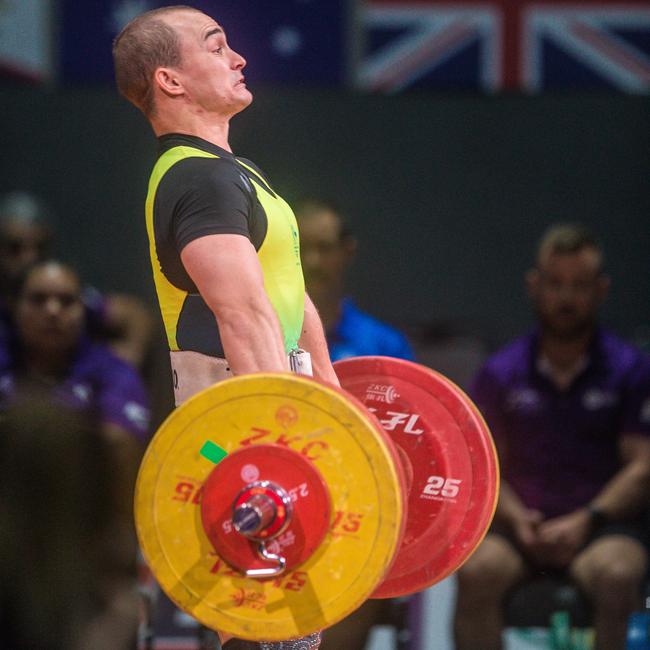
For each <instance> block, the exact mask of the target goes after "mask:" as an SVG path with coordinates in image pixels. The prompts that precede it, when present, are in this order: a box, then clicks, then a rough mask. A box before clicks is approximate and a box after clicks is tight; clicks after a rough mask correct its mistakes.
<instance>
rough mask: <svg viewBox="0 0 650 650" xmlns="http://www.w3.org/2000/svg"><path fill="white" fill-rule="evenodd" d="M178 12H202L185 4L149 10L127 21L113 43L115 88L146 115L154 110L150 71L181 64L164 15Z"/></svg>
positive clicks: (172, 31) (176, 40)
mask: <svg viewBox="0 0 650 650" xmlns="http://www.w3.org/2000/svg"><path fill="white" fill-rule="evenodd" d="M179 12H195V13H203V12H201V11H199V10H198V9H195V8H193V7H188V6H186V5H174V6H172V7H161V8H159V9H152V10H151V11H147V12H145V13H143V14H141V15H140V16H138V17H136V18H134V19H133V20H132V21H131V22H129V23H128V24H127V25H126V26H125V27H124V29H122V31H121V32H120V33H119V34H118V35H117V37H116V39H115V41H114V43H113V61H114V63H115V80H116V82H117V88H118V90H119V91H120V93H121V94H122V95H124V97H126V98H127V99H128V100H129V101H130V102H131V103H132V104H134V105H135V106H137V107H138V108H139V109H140V110H141V111H142V112H143V113H144V114H145V115H146V116H147V117H148V116H150V115H152V114H153V113H154V112H155V105H154V98H153V74H154V72H155V70H156V69H157V68H159V67H161V66H162V67H179V66H180V65H181V43H180V38H179V35H178V33H177V32H176V30H175V29H174V28H173V26H172V25H171V24H170V23H169V22H168V21H167V20H165V18H168V17H170V16H171V15H173V14H175V13H179Z"/></svg>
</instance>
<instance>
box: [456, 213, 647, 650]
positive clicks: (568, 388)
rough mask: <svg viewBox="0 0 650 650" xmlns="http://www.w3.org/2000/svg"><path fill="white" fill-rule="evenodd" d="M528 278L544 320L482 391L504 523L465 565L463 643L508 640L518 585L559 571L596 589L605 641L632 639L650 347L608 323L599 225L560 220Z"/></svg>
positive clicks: (612, 648) (642, 555)
mask: <svg viewBox="0 0 650 650" xmlns="http://www.w3.org/2000/svg"><path fill="white" fill-rule="evenodd" d="M527 284H528V290H529V294H530V297H531V299H532V302H533V305H534V307H535V312H536V315H537V319H538V323H539V326H538V328H537V329H536V330H535V331H534V332H532V333H530V334H528V335H527V336H524V337H522V338H520V339H518V340H516V341H514V342H513V343H511V344H510V345H508V346H507V347H505V348H504V349H503V350H501V351H499V352H497V353H496V354H495V355H494V356H493V357H492V358H490V359H489V360H488V361H487V363H486V364H485V365H484V367H483V368H482V369H481V370H480V372H479V374H478V376H477V378H476V380H475V382H474V386H473V389H472V391H471V395H472V397H473V399H474V400H475V402H476V403H477V405H478V407H479V409H480V410H481V412H482V413H483V415H484V416H485V419H486V421H487V423H488V425H489V426H490V428H491V430H492V433H493V435H494V437H495V441H496V444H497V448H498V450H499V455H500V459H501V466H502V481H501V494H500V499H499V504H498V507H497V512H496V516H495V521H494V525H493V527H492V530H491V531H490V533H489V534H488V535H487V537H486V539H485V540H484V541H483V543H482V544H481V546H480V547H479V548H478V550H477V551H476V553H475V554H474V555H473V556H472V557H471V558H470V559H469V560H468V562H467V563H466V564H465V565H464V566H463V567H462V568H461V569H460V571H459V574H458V578H459V581H458V584H459V587H458V601H457V606H456V617H455V625H454V628H455V637H456V643H457V648H459V650H468V649H472V650H477V649H479V648H480V649H481V650H493V649H496V648H501V632H502V627H503V621H502V612H501V609H502V600H503V597H504V595H505V594H506V593H507V592H508V590H509V589H510V588H512V587H513V586H514V585H515V584H517V583H518V582H520V581H521V580H523V579H525V578H527V577H529V576H533V575H535V572H539V571H543V572H545V573H549V572H556V571H557V572H563V573H565V574H566V575H568V576H570V577H571V579H573V580H574V581H575V582H576V583H577V585H578V586H579V588H580V589H581V590H582V591H583V592H584V594H585V595H586V596H587V597H588V598H589V600H590V602H591V604H592V607H593V614H594V627H595V631H596V648H598V649H600V650H604V649H607V650H616V649H617V648H621V649H622V648H623V647H624V644H625V634H626V624H627V619H628V617H629V614H630V613H631V612H632V611H633V610H634V609H636V608H637V607H638V605H639V600H640V591H641V585H642V581H643V577H644V575H645V573H646V569H647V563H648V555H647V550H646V548H645V545H644V543H643V541H644V539H645V531H644V527H643V510H644V507H645V506H646V503H647V498H648V487H649V483H650V435H649V434H650V361H649V359H648V357H647V356H645V355H643V354H642V353H641V352H640V351H638V350H637V349H635V348H634V347H632V346H631V345H629V344H627V343H625V342H624V341H622V340H621V339H619V338H617V337H616V336H615V335H614V334H612V333H611V332H609V331H607V330H605V329H603V328H601V327H600V326H599V325H598V323H597V312H598V308H599V306H600V305H601V303H602V302H603V300H604V299H605V296H606V294H607V290H608V285H609V280H608V278H607V276H606V275H605V274H604V273H603V255H602V251H601V248H600V247H599V245H598V244H597V242H596V241H595V240H594V238H593V236H592V235H591V234H590V233H589V232H588V231H587V230H586V229H585V228H583V227H581V226H577V225H556V226H554V227H552V228H550V229H549V231H548V232H547V233H546V234H545V236H544V237H543V238H542V240H541V242H540V245H539V248H538V254H537V262H536V267H535V268H534V269H533V270H531V271H530V272H529V273H528V276H527Z"/></svg>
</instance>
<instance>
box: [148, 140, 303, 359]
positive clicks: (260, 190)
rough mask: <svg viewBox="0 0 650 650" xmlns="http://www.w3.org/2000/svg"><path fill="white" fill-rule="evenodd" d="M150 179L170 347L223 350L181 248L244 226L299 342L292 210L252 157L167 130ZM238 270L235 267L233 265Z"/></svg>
mask: <svg viewBox="0 0 650 650" xmlns="http://www.w3.org/2000/svg"><path fill="white" fill-rule="evenodd" d="M159 141H160V147H161V151H160V155H159V157H158V160H157V162H156V164H155V166H154V169H153V171H152V174H151V179H150V181H149V193H148V195H147V203H146V219H147V233H148V235H149V252H150V255H151V265H152V269H153V276H154V282H155V284H156V292H157V294H158V301H159V303H160V311H161V313H162V317H163V321H164V324H165V330H166V332H167V340H168V343H169V348H170V350H172V351H175V350H193V351H195V352H201V353H202V354H207V355H210V356H216V357H224V352H223V347H222V345H221V339H220V337H219V330H218V327H217V323H216V320H215V317H214V315H213V313H212V311H211V310H210V308H209V307H208V305H207V304H206V303H205V301H204V300H203V298H202V297H201V296H200V295H199V292H198V290H197V288H196V285H195V284H194V283H193V282H192V279H191V278H190V276H189V275H188V274H187V272H186V271H185V268H184V267H183V264H182V262H181V257H180V253H181V251H182V250H183V248H184V247H185V246H186V245H187V244H189V243H190V242H191V241H193V240H194V239H198V238H199V237H204V236H206V235H215V234H238V235H242V236H244V237H247V238H248V239H250V241H251V243H252V244H253V246H254V247H255V250H256V251H257V254H258V257H259V260H260V264H261V266H262V272H263V275H264V288H265V290H266V293H267V295H268V297H269V299H270V301H271V304H272V305H273V307H274V309H275V311H276V313H277V315H278V319H279V321H280V325H281V327H282V333H283V336H284V345H285V349H286V351H287V352H288V351H289V350H292V349H293V348H295V347H297V344H298V338H299V336H300V332H301V329H302V322H303V317H304V300H305V286H304V280H303V275H302V267H301V265H300V243H299V238H298V227H297V225H296V219H295V216H294V214H293V211H292V210H291V208H290V207H289V205H288V204H287V202H286V201H284V199H282V198H281V197H280V196H278V195H277V194H276V193H275V192H274V191H273V189H272V188H271V186H270V184H269V182H268V181H267V179H266V177H265V175H264V174H263V173H262V172H261V170H260V169H258V168H257V167H256V166H255V165H254V164H253V163H251V162H250V161H248V160H245V159H243V158H238V157H236V156H234V155H233V154H232V153H230V152H228V151H226V150H225V149H222V148H221V147H218V146H216V145H214V144H212V143H210V142H207V141H206V140H202V139H201V138H197V137H194V136H188V135H178V134H169V135H164V136H162V137H161V138H160V139H159ZM233 273H237V269H233Z"/></svg>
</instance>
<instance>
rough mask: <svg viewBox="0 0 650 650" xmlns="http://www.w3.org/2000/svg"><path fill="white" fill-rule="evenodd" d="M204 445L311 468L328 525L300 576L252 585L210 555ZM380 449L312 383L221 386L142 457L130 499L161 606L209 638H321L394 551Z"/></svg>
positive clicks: (291, 380) (386, 461) (351, 406)
mask: <svg viewBox="0 0 650 650" xmlns="http://www.w3.org/2000/svg"><path fill="white" fill-rule="evenodd" d="M206 441H211V442H214V443H216V444H217V445H219V446H220V447H222V448H223V449H225V450H226V451H227V452H229V453H230V452H233V451H235V450H237V449H239V448H242V447H246V446H248V445H259V444H276V445H277V444H279V445H286V446H288V447H289V448H291V449H293V450H295V451H297V452H298V453H300V454H302V455H303V456H304V457H306V458H307V459H309V460H310V461H311V462H313V463H314V465H315V466H316V467H317V468H318V470H319V471H320V473H321V475H322V477H323V478H324V480H325V483H326V485H327V489H328V490H329V492H330V498H331V504H332V521H331V525H330V530H329V532H328V533H327V535H326V536H325V539H324V540H323V542H322V543H321V545H320V546H319V547H318V548H317V549H316V551H315V552H314V554H313V555H312V556H311V557H310V558H309V559H307V560H306V561H305V562H304V563H303V564H302V565H300V566H298V567H297V568H294V569H292V570H290V571H288V572H287V574H286V575H282V576H280V577H278V578H274V579H267V580H264V581H262V580H258V579H253V578H245V577H243V576H242V575H241V574H238V573H237V572H236V571H234V570H232V569H231V568H230V567H229V566H228V565H227V564H226V563H225V561H224V560H223V559H222V558H220V557H219V556H218V555H217V554H216V553H215V551H214V549H213V548H212V546H211V545H210V542H209V541H208V539H207V537H206V535H205V533H204V531H203V528H202V525H201V512H200V510H201V508H200V499H201V486H202V485H203V483H204V481H205V480H206V479H207V477H208V476H209V474H210V472H211V471H212V469H213V467H214V465H213V464H212V463H211V462H210V461H209V460H207V459H206V458H205V457H204V456H202V455H201V454H200V453H199V452H200V450H201V448H202V447H203V445H204V444H205V443H206ZM390 444H391V443H390V442H387V441H386V439H385V438H384V436H383V434H382V433H381V432H380V431H378V430H377V427H376V426H375V425H374V424H373V423H372V422H371V420H369V419H368V415H367V412H366V411H365V409H364V407H363V406H362V405H360V404H359V403H357V402H356V401H355V400H351V399H349V396H347V394H345V393H344V392H343V391H341V390H339V389H335V388H333V387H330V386H323V385H322V384H319V383H317V382H315V381H314V380H312V379H308V378H306V377H299V376H296V375H289V374H256V375H248V376H244V377H236V378H233V379H229V380H227V381H224V382H221V383H219V384H217V385H215V386H213V387H211V388H208V389H206V390H205V391H203V392H201V393H199V394H197V395H196V396H194V397H193V398H192V399H190V400H189V401H188V402H186V403H185V404H183V405H182V406H181V407H179V408H178V409H176V410H175V411H174V412H173V413H172V414H171V415H170V417H169V418H168V419H167V420H166V421H165V422H164V424H163V425H162V426H161V427H160V429H159V430H158V432H157V433H156V435H155V436H154V438H153V440H152V441H151V443H150V445H149V447H148V449H147V452H146V454H145V457H144V459H143V461H142V465H141V467H140V472H139V475H138V481H137V486H136V495H135V513H136V527H137V532H138V538H139V541H140V545H141V548H142V552H143V555H144V557H145V559H146V561H147V563H148V564H149V566H150V567H151V570H152V571H153V573H154V575H155V576H156V579H157V580H158V582H159V584H160V585H161V587H162V588H163V590H164V591H165V592H166V593H167V595H168V596H169V597H170V598H171V599H172V600H173V601H174V602H176V603H177V605H178V606H179V607H181V608H182V609H183V610H185V611H186V612H188V613H189V614H191V615H192V616H194V617H195V618H197V619H198V620H199V621H201V622H202V623H203V624H204V625H206V626H207V627H209V628H212V629H217V630H221V631H224V632H227V633H229V634H232V635H233V636H235V637H238V638H243V639H251V640H268V641H276V640H282V639H289V638H293V637H297V636H304V635H307V634H309V633H311V632H314V631H316V630H319V629H323V628H325V627H328V626H330V625H332V624H334V623H335V622H337V621H338V620H340V619H342V618H343V617H345V616H346V615H347V614H349V613H350V612H352V611H353V610H354V609H356V608H357V607H358V606H359V605H361V603H362V602H363V601H364V600H366V598H367V597H368V596H369V595H370V593H372V591H373V590H374V589H375V587H376V586H377V584H378V583H379V582H380V581H381V579H382V578H383V576H384V574H385V573H386V571H387V569H388V568H389V565H390V563H391V561H392V559H393V557H394V554H395V551H396V549H397V547H398V545H399V541H400V535H401V533H402V525H403V500H402V496H403V495H402V493H401V487H400V481H399V475H398V470H397V467H396V462H395V458H394V450H393V449H392V448H391V446H390ZM250 473H251V479H253V480H255V479H257V478H259V479H260V480H262V479H264V477H263V476H259V477H256V476H255V468H254V467H251V468H250ZM242 543H248V542H247V541H246V540H244V539H242Z"/></svg>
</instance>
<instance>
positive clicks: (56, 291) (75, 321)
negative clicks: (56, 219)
mask: <svg viewBox="0 0 650 650" xmlns="http://www.w3.org/2000/svg"><path fill="white" fill-rule="evenodd" d="M11 314H12V319H13V331H14V333H15V336H16V339H15V341H14V343H13V345H12V346H11V347H5V348H4V349H0V409H6V408H8V407H9V406H10V405H12V404H16V403H20V402H21V401H22V399H23V396H25V395H27V396H30V395H32V394H34V392H36V393H38V394H46V395H48V396H49V397H50V398H51V399H52V400H54V401H55V402H56V403H59V404H62V405H66V406H68V407H70V408H73V409H77V410H79V411H85V412H88V413H92V414H94V415H95V417H96V418H97V419H98V421H99V427H98V429H99V431H98V433H101V435H102V438H103V440H104V442H105V444H106V445H107V447H108V451H109V454H110V460H111V462H112V464H113V475H112V478H113V512H114V513H115V515H116V516H115V518H114V521H113V524H114V531H113V533H112V534H111V536H110V538H107V539H106V544H107V545H106V549H105V552H106V555H105V560H106V562H107V563H109V564H111V565H114V566H115V567H116V571H117V573H118V574H119V575H122V573H124V574H131V573H132V572H133V571H134V570H135V566H134V562H135V557H136V544H135V535H134V530H133V513H132V502H133V487H134V483H135V476H136V473H137V468H138V464H139V461H140V457H141V454H142V449H143V446H144V442H145V441H146V438H147V435H148V421H149V410H148V404H147V397H146V394H145V390H144V387H143V384H142V381H141V380H140V378H139V376H138V374H137V372H136V371H135V369H133V368H132V367H131V366H130V365H128V364H127V363H126V362H125V361H122V360H121V359H119V358H118V357H116V356H115V355H114V354H113V353H112V352H111V351H110V350H109V349H108V348H106V347H105V346H103V345H101V344H95V343H91V342H90V341H89V340H88V339H87V337H86V336H85V327H84V317H85V310H84V308H83V305H82V304H81V284H80V281H79V278H78V277H77V275H76V274H75V273H74V271H72V270H71V269H70V268H69V267H67V266H65V265H64V264H62V263H60V262H57V261H41V262H37V263H36V264H34V265H33V266H31V267H30V268H29V269H27V271H25V272H24V274H23V276H22V278H21V280H20V281H19V282H18V284H17V286H16V293H15V298H14V299H13V300H12V302H11Z"/></svg>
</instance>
